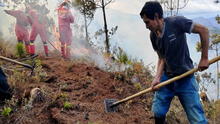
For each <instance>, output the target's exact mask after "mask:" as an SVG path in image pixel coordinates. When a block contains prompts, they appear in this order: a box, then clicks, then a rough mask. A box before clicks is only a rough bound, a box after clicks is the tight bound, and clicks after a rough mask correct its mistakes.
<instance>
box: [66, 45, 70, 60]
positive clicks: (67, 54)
mask: <svg viewBox="0 0 220 124" xmlns="http://www.w3.org/2000/svg"><path fill="white" fill-rule="evenodd" d="M65 58H66V59H70V46H66V57H65Z"/></svg>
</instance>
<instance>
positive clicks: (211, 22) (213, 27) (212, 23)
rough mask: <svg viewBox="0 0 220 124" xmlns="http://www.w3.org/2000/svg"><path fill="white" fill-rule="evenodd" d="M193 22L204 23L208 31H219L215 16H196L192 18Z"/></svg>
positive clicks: (219, 25)
mask: <svg viewBox="0 0 220 124" xmlns="http://www.w3.org/2000/svg"><path fill="white" fill-rule="evenodd" d="M193 20H194V21H195V22H197V23H199V24H202V25H205V26H207V27H208V28H209V30H210V32H211V33H212V32H216V33H220V24H218V23H217V21H216V20H215V17H212V18H204V17H198V18H194V19H193Z"/></svg>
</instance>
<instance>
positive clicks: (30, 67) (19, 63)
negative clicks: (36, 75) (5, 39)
mask: <svg viewBox="0 0 220 124" xmlns="http://www.w3.org/2000/svg"><path fill="white" fill-rule="evenodd" d="M0 59H2V60H5V61H9V62H12V63H16V64H18V65H22V66H24V67H26V68H29V69H33V67H32V66H31V65H28V64H25V63H22V62H19V61H16V60H13V59H9V58H7V57H4V56H0Z"/></svg>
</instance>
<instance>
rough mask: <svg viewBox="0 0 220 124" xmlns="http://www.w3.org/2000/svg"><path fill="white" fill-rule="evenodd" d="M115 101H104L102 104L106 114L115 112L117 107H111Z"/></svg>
mask: <svg viewBox="0 0 220 124" xmlns="http://www.w3.org/2000/svg"><path fill="white" fill-rule="evenodd" d="M116 101H117V100H116V99H105V100H104V104H105V111H106V112H117V111H118V107H117V105H113V103H115V102H116Z"/></svg>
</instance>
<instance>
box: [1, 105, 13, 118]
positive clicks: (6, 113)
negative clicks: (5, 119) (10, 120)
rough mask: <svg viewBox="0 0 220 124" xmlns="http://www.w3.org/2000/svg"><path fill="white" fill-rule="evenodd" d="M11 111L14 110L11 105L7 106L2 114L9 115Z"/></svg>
mask: <svg viewBox="0 0 220 124" xmlns="http://www.w3.org/2000/svg"><path fill="white" fill-rule="evenodd" d="M11 112H12V109H11V108H10V107H5V108H4V109H3V111H2V113H1V114H2V115H3V116H9V115H10V113H11Z"/></svg>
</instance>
